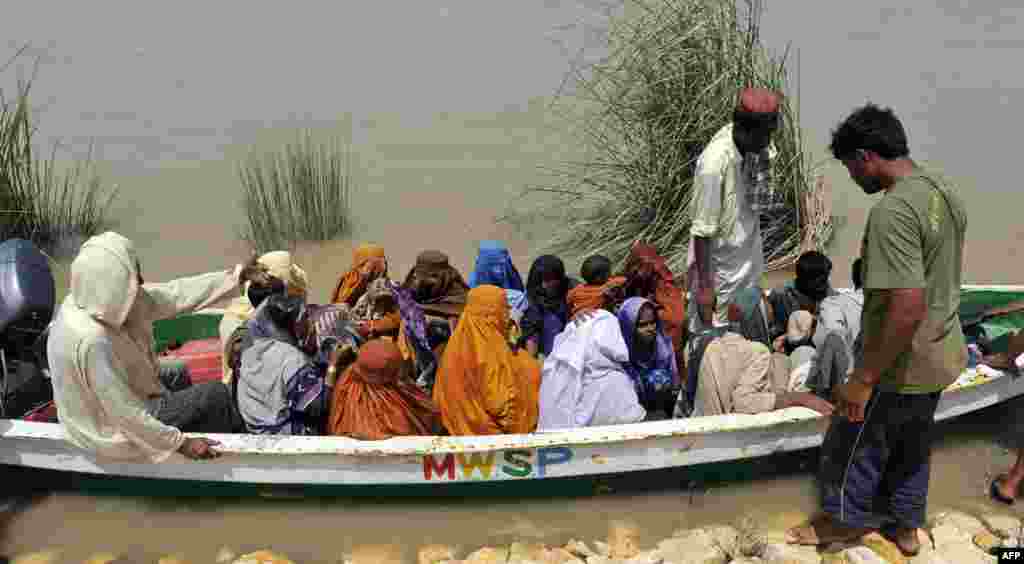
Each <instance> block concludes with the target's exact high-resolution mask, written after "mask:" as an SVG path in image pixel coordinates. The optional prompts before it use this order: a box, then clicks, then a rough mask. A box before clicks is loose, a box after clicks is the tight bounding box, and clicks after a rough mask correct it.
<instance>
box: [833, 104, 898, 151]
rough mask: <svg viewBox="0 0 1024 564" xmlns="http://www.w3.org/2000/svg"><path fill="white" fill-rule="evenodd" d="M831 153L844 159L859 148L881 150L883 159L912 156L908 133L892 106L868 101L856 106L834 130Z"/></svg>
mask: <svg viewBox="0 0 1024 564" xmlns="http://www.w3.org/2000/svg"><path fill="white" fill-rule="evenodd" d="M829 149H830V150H831V151H832V156H834V157H835V158H837V159H844V158H849V157H851V156H853V154H854V153H855V152H856V151H857V149H865V150H869V151H874V152H875V153H878V156H880V157H882V158H883V159H898V158H902V157H906V156H909V155H910V149H909V148H907V133H906V132H905V131H904V130H903V124H902V123H900V120H899V118H897V117H896V114H895V113H893V111H892V109H891V108H885V109H882V108H879V107H878V106H876V105H874V104H871V103H868V104H866V105H865V106H863V107H861V108H857V109H856V110H854V111H853V113H852V114H850V116H849V117H847V118H846V119H845V120H843V122H842V123H840V124H839V127H837V128H836V129H835V130H833V131H832V144H831V145H829Z"/></svg>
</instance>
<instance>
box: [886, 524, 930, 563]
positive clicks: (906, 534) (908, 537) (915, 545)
mask: <svg viewBox="0 0 1024 564" xmlns="http://www.w3.org/2000/svg"><path fill="white" fill-rule="evenodd" d="M882 535H883V536H884V537H885V538H887V539H889V540H890V541H892V542H893V543H894V544H895V545H896V546H897V547H899V549H900V552H902V553H903V555H904V556H917V553H918V552H921V540H920V539H919V538H917V529H916V528H910V527H886V528H884V529H883V530H882Z"/></svg>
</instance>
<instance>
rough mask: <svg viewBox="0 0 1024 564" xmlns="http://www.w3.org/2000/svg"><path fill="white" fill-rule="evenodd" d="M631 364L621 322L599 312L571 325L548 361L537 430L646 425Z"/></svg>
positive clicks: (545, 365)
mask: <svg viewBox="0 0 1024 564" xmlns="http://www.w3.org/2000/svg"><path fill="white" fill-rule="evenodd" d="M628 362H629V349H628V348H627V347H626V341H625V340H624V339H623V338H622V330H621V329H620V327H619V320H618V318H617V317H615V316H614V315H612V314H611V313H609V312H607V311H605V310H597V311H595V312H593V313H592V314H589V315H587V316H583V317H581V318H579V319H577V320H575V321H573V322H570V323H569V324H568V325H566V327H565V330H564V331H562V332H561V333H559V334H558V336H556V337H555V342H554V346H553V348H552V351H551V354H550V355H548V357H547V358H546V359H545V360H544V368H543V371H542V374H541V384H540V415H539V420H538V422H537V430H538V431H545V430H551V429H571V428H576V427H590V426H597V425H618V424H622V423H637V422H640V421H643V420H644V418H645V417H646V415H647V412H646V411H645V410H644V408H643V407H642V406H641V405H640V400H639V398H638V397H637V395H636V387H635V386H634V384H633V380H632V379H631V378H630V377H629V374H627V373H626V370H625V368H624V365H625V364H626V363H628Z"/></svg>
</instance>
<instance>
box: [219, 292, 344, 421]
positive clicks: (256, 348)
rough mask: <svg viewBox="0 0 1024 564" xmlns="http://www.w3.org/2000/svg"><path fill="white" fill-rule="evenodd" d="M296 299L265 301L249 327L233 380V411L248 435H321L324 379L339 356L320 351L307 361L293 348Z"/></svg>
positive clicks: (337, 351) (299, 322) (329, 349)
mask: <svg viewBox="0 0 1024 564" xmlns="http://www.w3.org/2000/svg"><path fill="white" fill-rule="evenodd" d="M303 306H304V304H303V301H302V299H301V298H296V297H292V296H282V295H274V296H271V297H269V298H267V300H266V302H264V303H263V305H261V306H260V309H259V310H257V312H256V314H255V315H254V316H253V318H252V319H251V320H250V321H249V339H250V340H251V344H250V345H248V346H247V347H245V348H244V352H243V353H242V363H241V367H240V374H239V378H238V408H239V412H240V413H241V415H242V419H243V420H244V421H245V425H246V428H247V429H248V431H249V432H250V433H256V434H267V435H319V434H322V433H323V429H324V422H325V419H326V417H327V413H328V402H329V401H330V397H331V390H330V388H329V387H328V385H327V382H326V378H327V372H328V371H329V367H334V368H335V370H336V367H337V364H338V363H339V362H340V361H341V357H342V355H343V354H344V352H345V351H344V350H343V349H342V348H341V347H335V346H333V343H332V344H331V345H329V346H325V347H324V348H323V349H322V350H321V351H319V352H318V354H317V356H316V357H314V358H310V357H309V356H307V355H306V354H305V353H303V352H302V350H301V349H299V347H298V343H299V340H300V337H301V336H300V335H297V334H296V333H297V331H296V328H297V327H302V326H304V325H306V323H305V322H304V319H300V316H301V315H302V312H303Z"/></svg>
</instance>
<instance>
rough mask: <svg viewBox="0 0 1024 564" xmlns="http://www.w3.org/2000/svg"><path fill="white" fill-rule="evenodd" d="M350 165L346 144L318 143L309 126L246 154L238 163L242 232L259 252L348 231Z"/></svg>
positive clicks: (323, 238) (350, 186)
mask: <svg viewBox="0 0 1024 564" xmlns="http://www.w3.org/2000/svg"><path fill="white" fill-rule="evenodd" d="M351 171H352V152H351V150H350V149H349V148H348V147H347V146H346V147H344V148H342V147H341V146H340V144H339V143H337V142H335V141H333V140H331V141H327V142H319V143H318V142H316V141H314V140H313V135H312V133H311V132H308V131H307V132H305V133H304V134H303V135H302V136H301V137H300V138H299V140H297V141H295V142H293V143H290V144H287V145H285V146H284V147H283V148H282V149H281V150H279V151H277V152H271V153H261V154H253V155H250V157H249V159H248V161H247V162H246V163H245V164H244V165H242V166H241V167H240V168H239V176H240V178H241V182H242V188H243V197H242V205H243V208H244V210H245V215H246V219H247V221H248V225H247V226H246V228H245V231H244V232H243V237H244V238H245V239H246V240H247V241H248V242H249V243H250V244H251V245H253V247H255V248H256V249H257V250H258V251H261V252H264V251H269V250H274V249H290V248H293V247H294V246H295V244H296V243H298V242H301V241H329V240H331V239H336V238H338V237H342V236H345V235H348V234H349V233H350V232H351V228H352V224H351V218H350V215H349V213H350V201H349V196H350V193H351V190H352V176H351Z"/></svg>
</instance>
